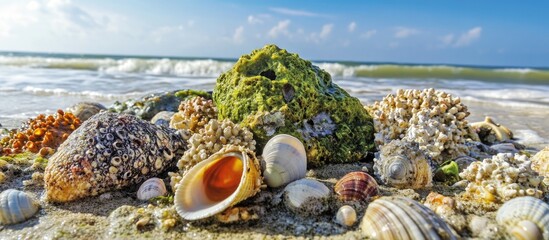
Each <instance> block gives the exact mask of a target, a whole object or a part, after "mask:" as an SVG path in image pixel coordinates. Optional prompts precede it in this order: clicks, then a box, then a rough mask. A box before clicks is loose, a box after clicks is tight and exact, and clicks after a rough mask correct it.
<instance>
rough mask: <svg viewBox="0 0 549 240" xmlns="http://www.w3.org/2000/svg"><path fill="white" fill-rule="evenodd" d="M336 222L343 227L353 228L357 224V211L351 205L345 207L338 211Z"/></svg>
mask: <svg viewBox="0 0 549 240" xmlns="http://www.w3.org/2000/svg"><path fill="white" fill-rule="evenodd" d="M336 222H337V223H339V224H340V225H342V226H347V227H350V226H353V225H354V224H355V222H356V211H355V209H354V208H353V207H351V206H349V205H344V206H341V207H340V208H339V210H337V213H336Z"/></svg>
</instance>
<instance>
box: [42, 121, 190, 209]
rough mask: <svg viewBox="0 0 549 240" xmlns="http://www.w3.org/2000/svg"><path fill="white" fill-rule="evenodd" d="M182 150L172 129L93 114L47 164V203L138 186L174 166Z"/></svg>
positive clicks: (181, 144)
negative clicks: (132, 185) (133, 185)
mask: <svg viewBox="0 0 549 240" xmlns="http://www.w3.org/2000/svg"><path fill="white" fill-rule="evenodd" d="M183 148H184V142H183V140H182V139H181V137H180V136H179V134H177V133H176V131H175V130H173V129H169V128H164V127H160V126H157V125H154V124H151V123H149V122H146V121H144V120H141V119H138V118H137V117H135V116H132V115H127V114H116V113H108V112H103V113H99V114H96V115H95V116H93V117H92V118H90V119H88V120H87V121H86V122H84V123H83V124H82V126H81V127H80V128H78V130H76V131H74V132H73V133H72V134H71V135H70V136H69V138H68V139H67V141H65V143H63V144H62V145H61V146H60V147H59V149H58V151H57V152H56V153H55V154H54V155H53V156H51V158H50V159H49V162H48V166H47V167H46V170H45V175H44V181H45V188H46V198H47V199H48V200H49V201H53V202H67V201H72V200H75V199H79V198H83V197H86V196H95V195H98V194H100V193H103V192H106V191H110V190H114V189H120V188H123V187H125V186H128V185H131V184H137V183H140V182H142V181H144V180H145V179H147V178H150V177H152V176H156V175H157V174H159V173H161V172H162V171H164V170H166V169H167V168H168V167H170V166H174V165H175V159H177V158H178V157H179V156H180V154H178V152H179V151H178V150H181V152H182V150H183Z"/></svg>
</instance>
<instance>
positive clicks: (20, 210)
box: [0, 189, 40, 225]
mask: <svg viewBox="0 0 549 240" xmlns="http://www.w3.org/2000/svg"><path fill="white" fill-rule="evenodd" d="M39 206H40V205H38V203H37V202H36V201H34V200H33V199H32V198H31V196H29V195H28V194H26V193H25V192H22V191H19V190H15V189H8V190H6V191H3V192H2V193H1V194H0V223H1V224H5V225H8V224H15V223H20V222H23V221H25V220H27V219H29V218H30V217H32V216H34V214H36V212H37V211H38V207H39Z"/></svg>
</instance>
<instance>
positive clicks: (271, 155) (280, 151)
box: [262, 134, 307, 187]
mask: <svg viewBox="0 0 549 240" xmlns="http://www.w3.org/2000/svg"><path fill="white" fill-rule="evenodd" d="M262 156H263V161H264V162H265V170H264V171H263V177H264V178H265V182H266V183H267V185H268V186H269V187H280V186H283V185H286V184H287V183H290V182H292V181H295V180H297V179H301V178H304V177H305V173H306V172H307V153H306V152H305V147H304V146H303V143H301V141H299V139H297V138H295V137H293V136H290V135H288V134H279V135H276V136H274V137H273V138H271V139H270V140H269V141H268V142H267V144H266V145H265V147H264V148H263V154H262Z"/></svg>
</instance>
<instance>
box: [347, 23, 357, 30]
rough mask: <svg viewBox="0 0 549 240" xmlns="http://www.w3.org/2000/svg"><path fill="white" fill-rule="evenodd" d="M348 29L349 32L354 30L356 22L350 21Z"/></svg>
mask: <svg viewBox="0 0 549 240" xmlns="http://www.w3.org/2000/svg"><path fill="white" fill-rule="evenodd" d="M347 29H348V30H349V32H354V31H355V29H356V22H351V23H349V27H347Z"/></svg>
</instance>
